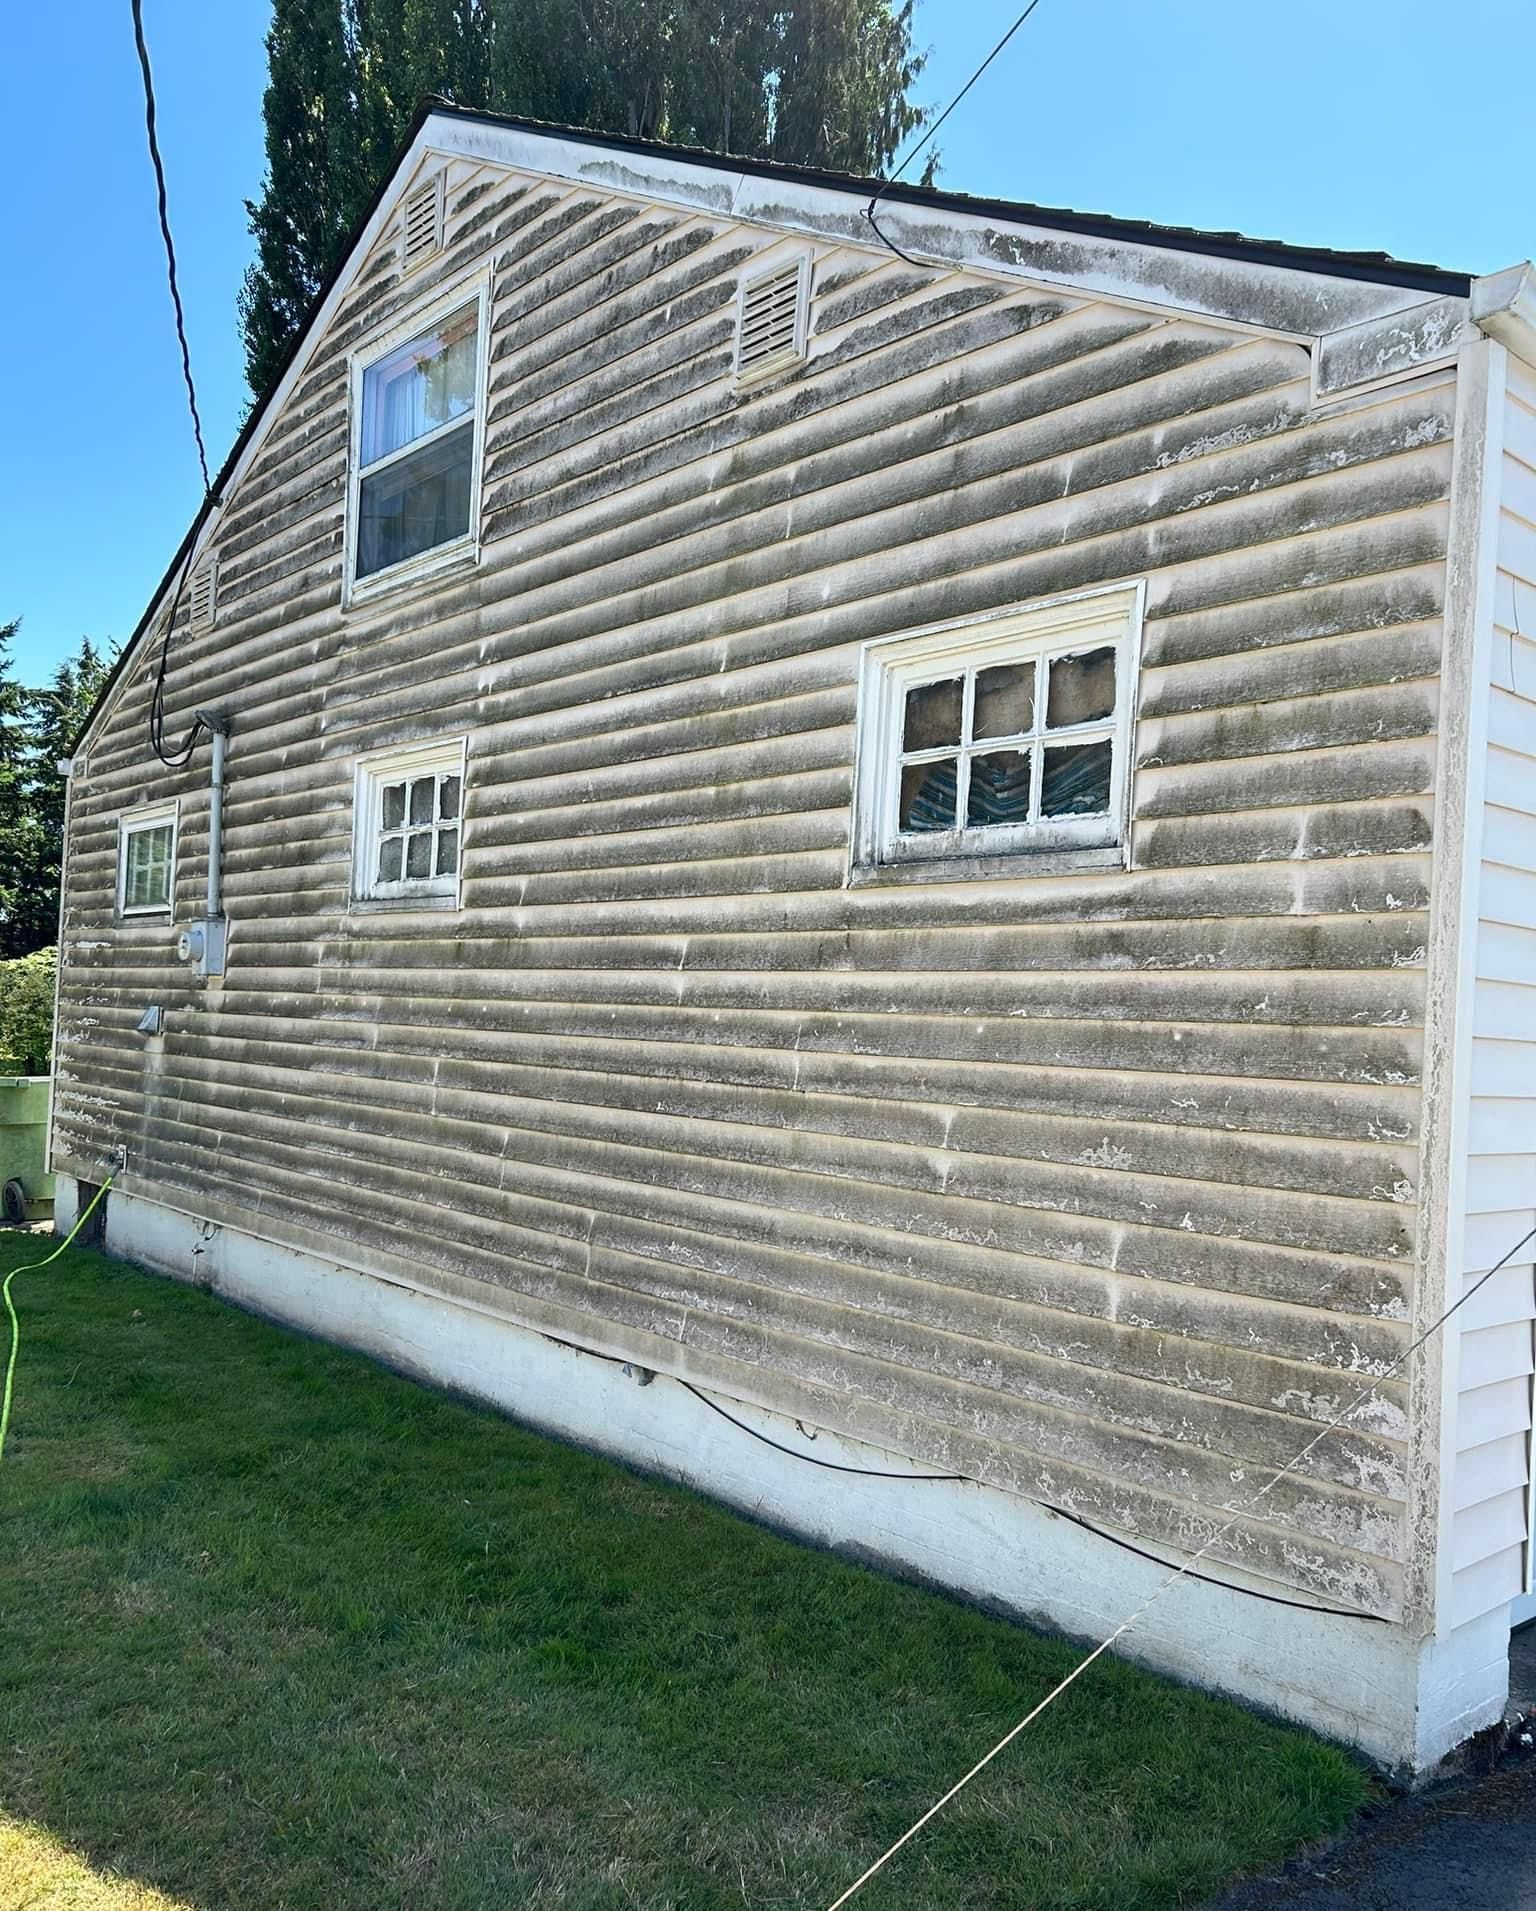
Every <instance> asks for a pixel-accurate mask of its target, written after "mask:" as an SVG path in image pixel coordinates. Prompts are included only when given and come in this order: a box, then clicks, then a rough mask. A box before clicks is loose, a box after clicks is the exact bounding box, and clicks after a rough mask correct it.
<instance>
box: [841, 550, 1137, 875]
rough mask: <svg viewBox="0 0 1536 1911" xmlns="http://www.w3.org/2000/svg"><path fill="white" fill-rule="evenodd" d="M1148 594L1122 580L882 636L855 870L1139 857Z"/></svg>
mask: <svg viewBox="0 0 1536 1911" xmlns="http://www.w3.org/2000/svg"><path fill="white" fill-rule="evenodd" d="M1140 604H1141V593H1140V590H1139V588H1138V587H1136V586H1134V585H1126V586H1115V587H1112V588H1110V589H1106V590H1103V591H1091V592H1085V593H1084V594H1083V595H1082V596H1081V597H1079V598H1074V599H1069V600H1062V601H1059V602H1055V603H1048V604H1041V605H1036V606H1030V607H1027V608H1021V609H1019V610H1016V611H1009V612H1002V613H999V614H998V615H997V616H995V617H991V618H983V619H973V620H968V621H967V622H965V623H961V624H951V625H939V626H935V627H934V628H932V629H930V630H926V631H919V632H914V633H912V634H911V635H910V636H904V637H893V638H890V639H886V640H884V641H882V642H880V643H875V644H871V645H870V646H869V647H868V648H867V650H866V652H865V655H864V662H863V667H862V676H863V681H862V688H861V691H860V702H859V750H858V773H857V777H856V781H855V805H854V808H855V814H854V854H853V861H854V868H855V870H856V871H857V870H858V869H860V868H864V869H872V868H873V867H874V866H875V865H878V864H898V863H928V864H934V863H937V862H941V861H944V860H946V859H947V860H948V861H949V862H951V863H952V864H953V865H954V873H955V874H963V873H964V872H965V870H966V869H967V868H971V869H972V870H973V873H974V863H975V859H976V858H978V857H981V858H988V859H992V858H997V857H1000V856H1009V857H1012V856H1018V855H1025V854H1039V853H1046V852H1051V853H1056V852H1059V853H1061V854H1064V855H1066V856H1067V857H1068V858H1069V861H1070V860H1071V859H1072V858H1073V857H1078V858H1083V857H1086V858H1087V860H1088V862H1089V863H1090V864H1091V865H1092V866H1095V867H1096V866H1099V865H1100V864H1103V863H1105V862H1106V861H1112V860H1115V858H1116V857H1117V856H1121V857H1123V845H1124V842H1125V827H1126V810H1127V804H1128V800H1129V787H1128V786H1129V759H1130V729H1131V713H1132V706H1133V702H1134V697H1133V691H1134V682H1133V668H1134V664H1133V660H1134V657H1135V654H1136V643H1135V637H1136V631H1137V628H1138V625H1139V617H1140ZM1074 866H1076V865H1075V864H1074Z"/></svg>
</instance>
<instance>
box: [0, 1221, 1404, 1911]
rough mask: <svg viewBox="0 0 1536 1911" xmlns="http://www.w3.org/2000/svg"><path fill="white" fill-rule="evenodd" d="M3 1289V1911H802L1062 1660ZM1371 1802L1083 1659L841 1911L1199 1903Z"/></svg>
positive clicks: (284, 1345) (147, 1296) (104, 1307)
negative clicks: (13, 1388)
mask: <svg viewBox="0 0 1536 1911" xmlns="http://www.w3.org/2000/svg"><path fill="white" fill-rule="evenodd" d="M49 1245H51V1244H50V1243H46V1242H41V1241H40V1240H39V1238H38V1237H35V1236H34V1237H31V1238H30V1239H29V1238H27V1237H24V1236H23V1237H18V1236H14V1235H5V1236H0V1269H3V1268H7V1267H11V1266H14V1265H16V1264H17V1263H18V1262H20V1261H23V1260H27V1259H32V1258H36V1256H37V1254H38V1252H39V1250H40V1248H41V1249H42V1250H43V1251H46V1248H47V1247H48V1246H49ZM16 1296H17V1303H18V1308H19V1311H20V1313H21V1315H22V1325H23V1339H22V1349H21V1363H20V1369H19V1374H18V1383H17V1395H16V1409H15V1418H14V1420H13V1423H12V1429H11V1443H10V1445H9V1447H8V1449H7V1452H6V1457H5V1461H4V1464H3V1466H0V1531H3V1534H4V1544H3V1547H0V1906H3V1907H4V1911H393V1908H394V1907H399V1908H400V1911H405V1908H406V1907H409V1911H493V1908H494V1911H504V1908H507V1911H511V1908H516V1911H521V1907H525V1906H549V1905H560V1906H564V1907H570V1911H598V1907H602V1908H603V1911H608V1908H609V1907H612V1911H619V1908H620V1907H626V1906H645V1907H651V1908H652V1911H661V1908H662V1907H677V1908H678V1911H683V1908H686V1911H706V1908H707V1907H717V1906H718V1907H721V1908H722V1911H723V1908H724V1907H727V1906H736V1907H740V1906H743V1905H746V1906H753V1907H757V1906H761V1907H770V1906H773V1907H790V1906H794V1907H807V1908H808V1911H817V1908H818V1907H820V1908H822V1911H824V1907H825V1906H826V1905H828V1904H829V1903H830V1902H831V1900H832V1898H833V1897H835V1896H836V1895H837V1893H838V1892H839V1891H840V1890H841V1889H842V1888H843V1887H844V1886H845V1885H846V1884H848V1883H849V1882H850V1881H851V1880H852V1879H853V1878H854V1877H855V1876H856V1875H857V1874H858V1873H859V1872H860V1871H861V1870H862V1869H863V1868H864V1866H865V1865H866V1864H867V1863H869V1862H870V1861H871V1860H872V1859H873V1858H874V1857H876V1856H877V1855H878V1854H879V1852H880V1851H881V1850H882V1849H883V1848H884V1847H885V1846H886V1844H887V1843H889V1841H890V1840H891V1839H893V1838H894V1837H896V1836H897V1834H898V1833H900V1832H901V1831H902V1830H903V1829H905V1827H906V1826H907V1824H908V1823H909V1822H910V1821H911V1819H912V1818H913V1817H914V1816H916V1814H917V1813H918V1812H919V1811H921V1810H922V1809H924V1808H925V1807H926V1806H927V1805H928V1804H930V1803H931V1802H932V1801H933V1799H934V1798H936V1797H937V1796H938V1795H939V1793H940V1792H942V1791H943V1790H945V1789H946V1788H947V1787H948V1786H949V1785H950V1784H951V1783H952V1782H953V1780H954V1779H955V1778H956V1777H958V1776H959V1774H960V1773H961V1772H963V1771H964V1770H966V1769H967V1768H968V1767H969V1766H970V1765H971V1764H972V1763H973V1762H974V1760H975V1759H976V1758H977V1757H978V1756H979V1755H980V1754H981V1753H982V1752H983V1751H985V1750H986V1748H987V1747H988V1746H989V1745H991V1744H992V1743H993V1742H994V1740H995V1739H996V1738H998V1737H999V1736H1001V1734H1002V1733H1003V1732H1004V1731H1005V1730H1006V1729H1007V1728H1008V1727H1009V1726H1010V1725H1012V1724H1013V1723H1014V1722H1015V1721H1016V1720H1017V1719H1018V1718H1019V1717H1020V1716H1021V1714H1022V1713H1023V1712H1024V1711H1025V1710H1026V1709H1027V1708H1028V1707H1029V1706H1030V1705H1031V1704H1033V1703H1034V1702H1035V1701H1036V1700H1037V1699H1038V1698H1039V1697H1040V1696H1041V1695H1042V1694H1043V1693H1044V1692H1045V1691H1046V1690H1047V1689H1048V1688H1049V1687H1050V1686H1051V1685H1052V1684H1053V1683H1054V1682H1055V1681H1056V1680H1057V1679H1058V1678H1059V1677H1060V1676H1061V1675H1062V1673H1064V1672H1065V1671H1066V1670H1067V1669H1068V1668H1069V1667H1070V1666H1071V1665H1072V1663H1073V1662H1074V1660H1075V1658H1076V1656H1077V1654H1076V1652H1075V1650H1074V1648H1073V1647H1071V1646H1070V1645H1067V1644H1065V1643H1063V1642H1062V1641H1060V1640H1057V1639H1051V1638H1043V1637H1040V1636H1038V1635H1036V1634H1034V1633H1031V1632H1028V1631H1025V1630H1023V1629H1021V1628H1019V1627H1016V1626H1012V1625H1008V1624H1005V1623H1003V1622H1001V1621H999V1620H996V1619H991V1618H987V1617H985V1616H983V1615H981V1614H979V1613H976V1612H973V1611H969V1610H967V1609H965V1608H963V1607H961V1606H959V1605H956V1604H953V1603H951V1602H949V1601H947V1600H945V1599H943V1598H941V1597H938V1596H936V1595H934V1594H932V1593H928V1592H924V1591H920V1590H917V1589H915V1588H913V1587H909V1586H904V1585H899V1584H896V1583H894V1582H892V1581H890V1580H888V1579H885V1578H882V1577H881V1576H880V1575H878V1574H876V1573H873V1572H870V1571H866V1570H864V1569H862V1568H860V1567H858V1566H854V1565H851V1564H847V1563H845V1562H843V1561H841V1560H838V1559H835V1558H831V1557H829V1556H827V1555H825V1554H821V1553H817V1552H813V1551H810V1550H808V1549H806V1548H803V1547H801V1546H798V1545H796V1544H794V1543H793V1542H791V1541H789V1540H786V1539H781V1538H779V1537H777V1536H775V1535H773V1534H771V1533H767V1532H764V1531H762V1530H761V1529H759V1528H757V1527H755V1526H752V1525H751V1524H749V1523H748V1522H747V1521H745V1520H742V1519H739V1518H737V1517H735V1516H734V1515H732V1514H730V1513H727V1512H723V1511H721V1510H720V1509H719V1508H717V1507H715V1506H712V1505H710V1504H709V1503H708V1502H707V1501H705V1500H702V1499H700V1498H699V1497H697V1496H696V1495H694V1494H692V1493H689V1492H686V1491H683V1490H680V1489H676V1488H672V1487H667V1486H660V1485H656V1484H654V1483H652V1482H650V1481H647V1480H644V1479H640V1478H637V1477H636V1476H634V1475H633V1474H631V1473H628V1472H626V1471H624V1470H623V1469H622V1468H621V1467H618V1466H614V1465H612V1464H610V1463H608V1462H606V1461H603V1460H600V1459H596V1458H593V1457H592V1456H591V1455H589V1454H585V1453H581V1452H576V1451H573V1450H571V1449H569V1448H567V1447H564V1446H560V1445H558V1444H555V1443H554V1442H551V1441H549V1440H545V1439H542V1438H539V1437H537V1436H535V1435H533V1434H531V1433H528V1432H525V1431H523V1430H522V1429H521V1428H519V1427H516V1426H513V1425H510V1424H509V1423H507V1422H506V1421H504V1420H500V1419H497V1418H495V1417H494V1416H492V1415H491V1414H488V1413H481V1412H477V1411H476V1410H474V1409H473V1408H470V1407H466V1406H463V1405H460V1404H457V1403H455V1402H452V1401H449V1400H445V1399H442V1398H439V1397H437V1396H436V1395H434V1394H432V1393H430V1392H428V1391H426V1390H425V1389H423V1388H421V1387H417V1386H414V1385H412V1384H410V1383H409V1382H407V1381H404V1380H401V1379H398V1378H397V1377H395V1376H394V1375H392V1374H388V1373H384V1372H381V1371H380V1370H379V1369H378V1368H376V1367H374V1366H372V1365H370V1364H369V1363H368V1362H366V1361H364V1360H361V1359H358V1358H356V1357H353V1356H351V1355H347V1354H343V1353H338V1352H336V1351H334V1350H332V1349H329V1348H326V1347H323V1346H317V1345H314V1344H312V1343H310V1342H307V1341H304V1340H301V1339H298V1338H296V1337H294V1336H292V1335H289V1334H287V1333H284V1332H282V1331H281V1330H279V1329H276V1328H273V1327H270V1326H267V1325H265V1324H263V1323H261V1322H258V1321H256V1320H252V1319H250V1318H248V1317H247V1316H245V1315H243V1314H240V1313H237V1312H235V1311H234V1310H232V1309H230V1308H228V1307H225V1306H223V1305H221V1304H220V1303H218V1302H216V1301H214V1300H211V1299H209V1298H208V1297H206V1296H205V1295H203V1294H200V1293H197V1292H194V1291H191V1290H189V1289H186V1288H182V1287H178V1286H175V1285H173V1284H171V1283H169V1282H165V1281H160V1280H156V1279H154V1278H152V1277H150V1276H147V1275H144V1274H141V1273H137V1272H135V1271H133V1270H131V1269H128V1268H125V1267H123V1266H120V1265H118V1264H116V1263H114V1262H111V1261H108V1260H105V1259H103V1258H101V1257H100V1256H97V1255H92V1254H87V1253H83V1252H71V1253H69V1254H67V1255H65V1256H64V1257H63V1258H62V1259H61V1260H59V1261H58V1262H56V1263H55V1264H54V1265H53V1266H51V1267H49V1268H47V1269H45V1270H44V1271H42V1272H41V1273H37V1274H27V1275H23V1276H21V1278H20V1279H19V1280H18V1281H17V1283H16ZM3 1325H4V1320H3V1316H0V1327H3ZM913 1490H914V1491H921V1490H922V1489H921V1488H914V1489H913ZM1175 1596H1176V1595H1175ZM1368 1790H1369V1780H1368V1779H1367V1777H1366V1775H1365V1774H1364V1773H1363V1772H1362V1770H1361V1769H1360V1768H1359V1767H1358V1766H1357V1765H1356V1764H1355V1763H1354V1762H1353V1761H1352V1760H1351V1759H1350V1758H1349V1757H1348V1756H1346V1755H1345V1754H1344V1753H1342V1752H1340V1751H1338V1750H1337V1749H1335V1748H1333V1747H1331V1746H1328V1745H1325V1744H1323V1743H1321V1742H1320V1741H1318V1740H1316V1739H1314V1738H1310V1737H1308V1736H1307V1735H1305V1734H1304V1733H1301V1732H1298V1731H1290V1730H1287V1729H1284V1728H1281V1727H1278V1726H1275V1725H1271V1724H1268V1723H1264V1722H1262V1721H1260V1720H1258V1719H1255V1718H1253V1717H1250V1716H1249V1715H1248V1714H1247V1713H1245V1712H1243V1711H1241V1710H1240V1709H1238V1708H1237V1707H1235V1706H1232V1705H1228V1704H1225V1703H1223V1702H1221V1701H1218V1700H1215V1699H1211V1698H1207V1697H1203V1696H1201V1695H1199V1694H1197V1693H1194V1692H1189V1691H1184V1690H1181V1689H1180V1688H1178V1687H1176V1686H1172V1685H1169V1684H1165V1683H1164V1682H1163V1681H1161V1680H1159V1679H1157V1678H1154V1677H1152V1676H1151V1675H1149V1674H1147V1673H1143V1672H1140V1671H1137V1670H1136V1669H1135V1668H1133V1667H1131V1666H1129V1665H1125V1664H1122V1663H1120V1662H1118V1661H1114V1660H1109V1659H1106V1660H1103V1661H1101V1662H1100V1663H1099V1664H1098V1665H1097V1666H1096V1667H1095V1668H1094V1669H1093V1670H1092V1671H1091V1672H1090V1673H1089V1674H1088V1675H1087V1676H1086V1677H1085V1678H1084V1679H1083V1680H1082V1681H1081V1682H1080V1683H1079V1684H1078V1685H1077V1686H1075V1687H1074V1688H1073V1689H1072V1690H1071V1691H1070V1692H1069V1693H1068V1694H1067V1696H1066V1697H1065V1698H1064V1699H1063V1700H1062V1701H1060V1702H1059V1703H1058V1704H1057V1705H1056V1706H1054V1707H1053V1708H1052V1710H1051V1711H1050V1713H1049V1714H1047V1716H1046V1717H1045V1718H1044V1719H1042V1720H1041V1721H1040V1723H1039V1724H1038V1725H1036V1726H1032V1727H1031V1728H1030V1730H1029V1731H1028V1732H1027V1733H1026V1734H1025V1735H1024V1736H1023V1737H1022V1738H1021V1739H1020V1740H1019V1741H1017V1743H1016V1744H1015V1745H1014V1746H1013V1747H1012V1749H1011V1750H1010V1751H1009V1752H1007V1753H1005V1754H1004V1755H1003V1757H1002V1758H1000V1759H999V1760H998V1761H997V1763H996V1764H995V1765H994V1766H993V1767H991V1768H990V1770H989V1771H988V1772H987V1773H986V1774H985V1775H984V1776H983V1778H982V1779H980V1780H978V1781H977V1782H976V1783H975V1784H974V1785H973V1786H972V1787H971V1789H970V1790H969V1791H968V1792H966V1793H965V1794H964V1795H963V1797H962V1798H961V1799H960V1800H959V1801H957V1803H956V1804H955V1805H954V1806H953V1807H951V1809H950V1810H949V1811H948V1812H947V1813H946V1814H944V1815H943V1816H942V1817H941V1818H940V1819H939V1820H938V1821H937V1822H936V1823H935V1824H934V1825H933V1826H931V1827H930V1828H929V1829H928V1830H927V1831H926V1832H925V1833H924V1834H923V1835H922V1836H921V1838H920V1839H919V1840H918V1841H917V1842H916V1843H914V1844H913V1845H912V1846H910V1847H908V1849H907V1850H906V1851H905V1852H903V1853H902V1854H901V1855H900V1857H898V1858H897V1859H896V1860H895V1861H894V1863H893V1864H892V1865H891V1866H890V1867H889V1868H888V1870H887V1871H886V1872H885V1873H884V1874H882V1876H881V1877H880V1878H879V1879H877V1880H876V1881H875V1882H874V1883H873V1884H872V1885H870V1886H869V1887H868V1888H867V1889H866V1891H865V1893H864V1894H863V1896H862V1897H861V1898H860V1899H859V1900H858V1901H857V1902H858V1904H859V1905H860V1907H861V1911H863V1907H865V1906H868V1907H869V1911H876V1908H877V1907H885V1911H891V1908H892V1907H898V1906H899V1907H901V1911H940V1907H942V1908H943V1911H963V1908H964V1907H982V1906H987V1907H1002V1906H1008V1907H1017V1908H1018V1911H1025V1908H1026V1907H1027V1908H1028V1911H1067V1907H1072V1911H1150V1908H1151V1907H1154V1906H1171V1905H1190V1904H1197V1903H1199V1902H1200V1901H1201V1900H1202V1898H1204V1897H1207V1896H1209V1895H1210V1894H1211V1893H1212V1892H1214V1891H1215V1890H1216V1889H1217V1888H1218V1887H1219V1886H1221V1885H1222V1883H1223V1882H1224V1881H1225V1880H1226V1879H1227V1878H1229V1877H1230V1876H1231V1875H1232V1874H1233V1873H1234V1872H1236V1871H1238V1870H1241V1869H1245V1868H1249V1867H1255V1866H1260V1865H1265V1864H1268V1863H1270V1862H1272V1861H1274V1860H1276V1859H1278V1858H1280V1857H1281V1856H1282V1855H1283V1854H1285V1853H1286V1852H1288V1851H1290V1850H1292V1849H1294V1848H1295V1847H1296V1846H1297V1845H1299V1844H1301V1843H1303V1842H1305V1841H1307V1840H1310V1839H1313V1838H1315V1837H1317V1836H1319V1835H1320V1834H1322V1833H1325V1832H1330V1831H1332V1830H1334V1829H1335V1828H1337V1827H1339V1826H1341V1825H1343V1824H1344V1823H1345V1822H1346V1821H1347V1820H1348V1819H1349V1818H1350V1817H1351V1815H1352V1814H1353V1813H1354V1812H1355V1811H1356V1810H1357V1809H1358V1808H1359V1806H1360V1805H1361V1804H1362V1803H1363V1802H1364V1800H1365V1798H1366V1796H1367V1793H1368Z"/></svg>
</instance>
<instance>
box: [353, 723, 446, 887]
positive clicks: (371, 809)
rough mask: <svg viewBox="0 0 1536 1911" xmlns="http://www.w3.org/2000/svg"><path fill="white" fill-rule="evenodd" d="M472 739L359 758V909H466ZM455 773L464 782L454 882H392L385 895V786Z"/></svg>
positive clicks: (419, 879) (356, 820) (429, 878)
mask: <svg viewBox="0 0 1536 1911" xmlns="http://www.w3.org/2000/svg"><path fill="white" fill-rule="evenodd" d="M468 759H469V739H468V738H467V737H462V736H459V737H439V738H434V739H433V740H432V741H431V742H430V743H409V744H404V745H401V746H397V747H394V748H391V749H386V750H372V751H370V752H369V753H368V755H367V756H363V757H359V758H358V760H357V764H356V768H355V772H354V783H353V793H352V906H353V908H355V909H461V908H462V907H463V906H464V823H465V811H466V809H467V807H468V799H469V777H468V774H467V767H468ZM444 770H449V771H454V772H456V773H457V775H458V778H459V854H458V862H457V867H456V868H455V870H454V874H453V880H452V883H451V884H447V883H445V882H444V880H443V878H441V877H436V876H422V877H417V878H416V879H415V880H414V881H409V882H408V881H405V880H402V881H401V882H399V883H391V884H389V885H388V886H387V888H386V889H384V890H383V891H382V893H381V891H380V889H379V886H378V885H377V884H376V883H375V881H374V877H373V866H374V864H373V855H374V848H375V845H376V843H377V841H378V836H379V830H380V827H381V820H382V819H381V815H380V808H381V803H382V792H383V788H384V785H385V784H386V783H388V782H396V781H398V780H399V779H400V778H402V777H412V776H422V775H424V774H426V773H427V772H428V771H431V772H434V773H437V774H441V773H442V772H443V771H444Z"/></svg>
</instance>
